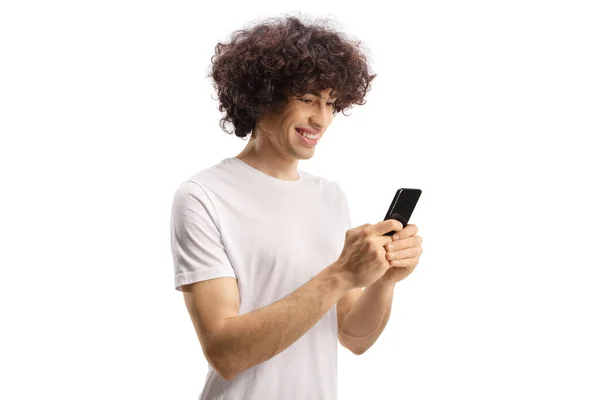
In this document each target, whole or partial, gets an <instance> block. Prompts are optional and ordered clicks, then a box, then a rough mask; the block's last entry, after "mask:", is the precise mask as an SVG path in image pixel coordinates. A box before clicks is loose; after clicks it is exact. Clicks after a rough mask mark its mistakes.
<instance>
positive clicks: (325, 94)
mask: <svg viewBox="0 0 600 400" xmlns="http://www.w3.org/2000/svg"><path fill="white" fill-rule="evenodd" d="M306 93H308V94H312V95H315V96H317V97H320V98H321V99H327V98H331V99H334V98H335V97H336V96H331V94H332V93H333V89H331V88H329V89H325V90H322V91H320V92H319V91H318V90H316V89H308V90H307V92H306ZM334 94H335V93H334ZM330 96H331V97H330Z"/></svg>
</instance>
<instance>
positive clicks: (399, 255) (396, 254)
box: [385, 246, 423, 260]
mask: <svg viewBox="0 0 600 400" xmlns="http://www.w3.org/2000/svg"><path fill="white" fill-rule="evenodd" d="M421 254H423V248H422V247H421V246H417V247H409V248H407V249H403V250H394V251H388V252H387V253H385V258H386V259H388V260H404V259H410V258H413V257H419V256H420V255H421Z"/></svg>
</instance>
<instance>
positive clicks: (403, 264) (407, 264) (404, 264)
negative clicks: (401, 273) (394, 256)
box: [389, 257, 419, 268]
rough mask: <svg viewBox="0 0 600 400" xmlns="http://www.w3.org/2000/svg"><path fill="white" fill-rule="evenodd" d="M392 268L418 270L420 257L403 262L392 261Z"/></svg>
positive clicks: (406, 259)
mask: <svg viewBox="0 0 600 400" xmlns="http://www.w3.org/2000/svg"><path fill="white" fill-rule="evenodd" d="M389 263H390V267H402V268H416V266H417V264H419V257H412V258H405V259H402V260H390V262H389Z"/></svg>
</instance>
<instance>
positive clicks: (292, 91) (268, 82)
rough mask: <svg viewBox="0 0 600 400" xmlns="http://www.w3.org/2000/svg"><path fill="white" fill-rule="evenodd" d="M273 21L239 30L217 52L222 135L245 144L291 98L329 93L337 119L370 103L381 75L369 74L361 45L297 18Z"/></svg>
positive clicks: (214, 69)
mask: <svg viewBox="0 0 600 400" xmlns="http://www.w3.org/2000/svg"><path fill="white" fill-rule="evenodd" d="M270 20H271V21H269V19H267V20H266V21H263V23H261V24H258V25H255V26H253V27H247V28H245V29H240V30H237V31H235V32H233V34H232V35H231V37H230V41H229V42H228V43H218V44H217V45H216V47H215V54H214V55H213V56H212V57H211V64H212V67H211V68H210V73H209V75H208V77H211V78H212V79H213V81H214V83H213V87H214V88H215V89H216V91H217V95H218V100H219V107H218V108H219V111H221V112H223V111H225V112H226V114H225V116H224V117H223V118H221V120H220V123H219V125H220V126H221V129H222V130H224V131H225V132H226V133H229V134H232V133H235V135H236V136H238V137H241V138H245V137H246V136H247V135H248V134H249V133H250V132H252V131H253V130H254V127H255V125H256V122H257V121H258V120H259V119H260V118H261V117H262V116H263V115H264V114H265V113H266V112H268V111H272V110H281V109H282V108H283V107H284V106H285V104H286V103H287V100H288V98H289V97H290V96H302V95H304V94H306V93H310V92H314V91H323V90H326V89H329V88H331V89H332V92H331V93H330V95H331V97H336V101H335V105H334V111H333V113H334V115H335V114H336V113H338V112H340V111H342V112H343V111H344V110H346V109H348V108H350V107H351V106H352V105H353V104H358V105H363V104H365V103H366V100H365V96H366V93H367V92H368V91H369V90H370V89H371V81H372V80H373V79H374V78H375V77H376V76H377V75H375V74H371V72H370V71H369V66H368V62H367V57H366V56H365V54H363V53H362V52H361V42H360V41H353V40H351V39H348V38H347V36H346V35H345V34H343V33H341V32H337V31H335V30H333V29H328V28H327V27H326V26H325V24H319V23H315V24H311V25H307V24H304V23H303V22H301V21H300V19H299V18H298V17H295V16H289V15H288V16H286V17H285V18H284V19H283V20H278V19H270ZM317 22H319V21H317ZM344 115H345V114H344ZM229 124H231V125H233V128H234V130H233V132H230V131H228V130H227V127H226V126H227V125H229Z"/></svg>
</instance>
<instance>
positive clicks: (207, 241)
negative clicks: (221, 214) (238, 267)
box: [171, 181, 236, 291]
mask: <svg viewBox="0 0 600 400" xmlns="http://www.w3.org/2000/svg"><path fill="white" fill-rule="evenodd" d="M171 253H172V255H173V265H174V272H175V289H176V290H179V291H181V286H182V285H186V284H190V283H195V282H199V281H204V280H208V279H214V278H220V277H232V278H236V275H235V271H234V269H233V266H232V265H231V262H230V260H229V257H228V255H227V253H226V251H225V247H224V246H223V243H222V240H221V232H220V231H219V218H218V215H217V212H216V209H215V207H214V205H213V203H212V202H211V200H210V198H209V197H208V195H207V194H206V192H205V190H204V188H203V187H202V186H201V185H200V184H198V183H196V182H193V181H185V182H183V183H182V184H181V185H180V186H179V188H178V189H177V191H176V192H175V195H174V196H173V203H172V208H171Z"/></svg>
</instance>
